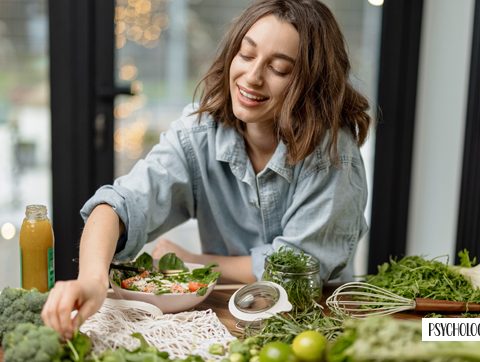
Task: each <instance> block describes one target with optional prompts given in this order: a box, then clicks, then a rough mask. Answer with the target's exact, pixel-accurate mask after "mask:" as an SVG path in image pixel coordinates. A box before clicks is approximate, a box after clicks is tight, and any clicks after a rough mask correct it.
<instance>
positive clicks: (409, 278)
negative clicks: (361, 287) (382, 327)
mask: <svg viewBox="0 0 480 362" xmlns="http://www.w3.org/2000/svg"><path fill="white" fill-rule="evenodd" d="M461 255H463V256H461V259H462V260H463V263H464V264H466V265H472V261H470V259H469V257H468V253H466V254H465V251H463V252H461ZM467 259H468V261H467ZM474 262H475V259H474V260H473V263H474ZM366 282H367V283H370V284H373V285H376V286H378V287H381V288H385V289H388V290H390V291H391V292H393V293H395V294H398V295H400V296H402V297H405V298H409V299H414V298H431V299H439V300H455V301H462V302H476V303H478V302H480V290H476V289H474V288H473V286H472V283H471V282H470V280H468V279H467V278H465V277H464V276H462V275H461V274H460V273H459V272H458V271H457V270H456V269H455V268H454V267H452V266H449V265H448V264H446V263H442V262H440V261H438V260H436V259H432V260H426V259H424V258H422V257H420V256H407V257H404V258H402V259H400V260H396V259H391V260H390V262H388V263H384V264H382V265H380V266H379V267H378V273H377V274H375V275H367V276H366Z"/></svg>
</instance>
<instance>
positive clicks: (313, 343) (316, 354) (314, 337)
mask: <svg viewBox="0 0 480 362" xmlns="http://www.w3.org/2000/svg"><path fill="white" fill-rule="evenodd" d="M326 346H327V339H326V338H325V336H324V335H323V334H321V333H320V332H317V331H304V332H302V333H300V334H299V335H298V336H296V337H295V338H294V339H293V342H292V350H293V353H295V356H297V357H298V358H300V359H301V360H302V361H306V362H310V361H321V359H322V356H323V354H324V353H325V349H326Z"/></svg>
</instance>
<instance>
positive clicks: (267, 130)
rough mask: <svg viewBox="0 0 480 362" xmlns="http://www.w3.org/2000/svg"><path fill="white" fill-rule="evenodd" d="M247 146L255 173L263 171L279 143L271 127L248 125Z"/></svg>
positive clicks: (246, 133)
mask: <svg viewBox="0 0 480 362" xmlns="http://www.w3.org/2000/svg"><path fill="white" fill-rule="evenodd" d="M244 138H245V146H246V149H247V154H248V157H249V158H250V161H251V162H252V166H253V169H254V171H255V173H256V174H257V173H259V172H260V171H262V170H263V169H264V168H265V166H266V165H267V163H268V161H269V160H270V158H271V157H272V155H273V153H274V152H275V149H276V148H277V144H278V141H277V139H276V137H275V135H274V134H273V131H272V128H271V127H259V125H257V124H247V127H246V131H245V135H244Z"/></svg>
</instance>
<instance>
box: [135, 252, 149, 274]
mask: <svg viewBox="0 0 480 362" xmlns="http://www.w3.org/2000/svg"><path fill="white" fill-rule="evenodd" d="M133 265H134V266H136V267H137V268H139V269H144V270H152V269H153V258H152V256H151V255H150V254H148V253H143V254H142V255H140V256H139V257H137V258H136V259H135V261H134V262H133Z"/></svg>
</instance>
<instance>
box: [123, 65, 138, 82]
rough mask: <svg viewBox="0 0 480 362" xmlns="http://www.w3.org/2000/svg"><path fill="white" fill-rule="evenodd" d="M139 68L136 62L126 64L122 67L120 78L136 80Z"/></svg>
mask: <svg viewBox="0 0 480 362" xmlns="http://www.w3.org/2000/svg"><path fill="white" fill-rule="evenodd" d="M137 74H138V68H137V67H136V66H135V64H125V65H123V66H122V67H121V68H120V75H119V76H120V79H122V80H134V79H135V78H136V77H137Z"/></svg>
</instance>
